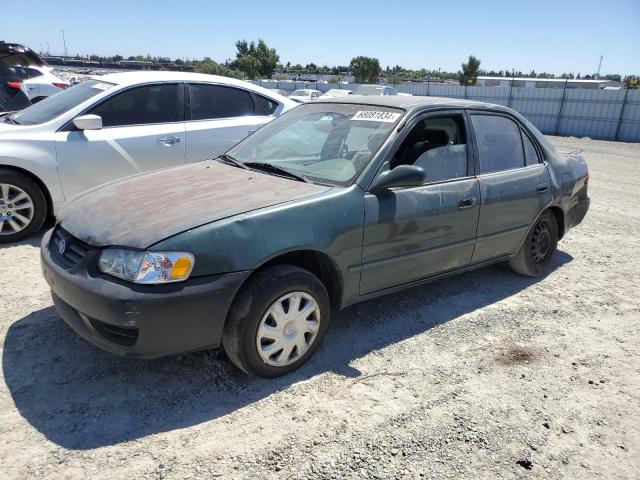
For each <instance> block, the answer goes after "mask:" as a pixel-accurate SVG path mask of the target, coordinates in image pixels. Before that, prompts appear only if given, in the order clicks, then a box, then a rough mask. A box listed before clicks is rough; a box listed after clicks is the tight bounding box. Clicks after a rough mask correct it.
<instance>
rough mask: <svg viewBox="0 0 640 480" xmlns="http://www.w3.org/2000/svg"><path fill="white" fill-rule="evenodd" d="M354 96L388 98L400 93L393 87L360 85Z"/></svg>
mask: <svg viewBox="0 0 640 480" xmlns="http://www.w3.org/2000/svg"><path fill="white" fill-rule="evenodd" d="M353 93H354V95H372V96H376V97H377V96H386V95H397V94H398V91H397V90H396V89H395V88H393V87H388V86H386V85H360V86H359V87H358V88H356V89H355V91H354V92H353Z"/></svg>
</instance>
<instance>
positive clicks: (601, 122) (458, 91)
mask: <svg viewBox="0 0 640 480" xmlns="http://www.w3.org/2000/svg"><path fill="white" fill-rule="evenodd" d="M255 83H258V84H259V85H262V86H263V87H266V88H278V89H282V90H287V91H290V90H295V89H296V88H317V89H318V90H320V91H323V92H326V91H327V90H329V89H331V88H342V89H345V88H346V89H350V90H353V89H355V88H356V87H357V85H354V84H349V85H339V84H335V83H318V84H317V85H316V83H314V82H312V83H304V84H303V83H302V82H300V83H296V82H278V81H275V80H273V81H262V82H255ZM395 88H396V90H398V91H399V92H403V93H410V94H412V95H423V96H433V97H449V98H468V99H470V100H478V101H482V102H489V103H497V104H500V105H505V106H507V107H511V108H513V109H514V110H516V111H518V112H519V113H521V114H522V115H524V116H525V117H527V119H529V121H531V122H532V123H533V124H534V125H535V126H536V127H538V129H540V131H541V132H542V133H545V134H550V135H572V136H577V137H591V138H598V139H603V140H620V141H626V142H639V141H640V90H596V89H593V90H591V89H572V88H566V89H565V88H515V87H514V88H509V87H465V86H460V85H443V84H438V83H431V84H429V83H419V84H418V83H411V84H401V85H396V86H395Z"/></svg>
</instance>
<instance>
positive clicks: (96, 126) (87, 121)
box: [73, 115, 102, 130]
mask: <svg viewBox="0 0 640 480" xmlns="http://www.w3.org/2000/svg"><path fill="white" fill-rule="evenodd" d="M73 124H74V125H75V127H76V128H77V129H78V130H100V129H101V128H102V117H101V116H100V115H80V116H79V117H76V118H74V119H73Z"/></svg>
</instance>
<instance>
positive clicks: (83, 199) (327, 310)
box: [42, 96, 589, 377]
mask: <svg viewBox="0 0 640 480" xmlns="http://www.w3.org/2000/svg"><path fill="white" fill-rule="evenodd" d="M588 179H589V177H588V173H587V165H586V163H585V161H584V160H583V159H582V158H581V157H579V156H563V155H560V154H558V153H557V152H556V150H555V149H554V148H553V147H552V146H551V145H550V144H549V142H548V141H547V140H546V139H545V138H544V136H543V135H542V134H541V133H540V132H539V131H538V130H537V129H536V128H535V127H533V126H532V125H531V124H530V123H529V122H528V121H527V120H525V119H524V118H523V117H521V116H520V115H518V114H517V113H515V112H514V111H512V110H510V109H508V108H505V107H501V106H497V105H488V104H484V103H478V102H470V101H458V100H451V99H437V98H419V97H397V96H391V97H380V98H367V99H365V98H363V97H353V98H344V99H340V101H336V100H335V99H330V100H329V101H322V100H320V101H319V102H315V103H311V104H305V105H301V106H299V107H296V108H295V109H293V110H291V111H289V112H287V113H286V114H285V115H283V116H282V117H280V118H278V119H276V120H274V121H273V122H271V123H269V124H267V125H266V126H264V127H263V128H261V129H260V130H258V131H257V132H255V133H254V134H253V135H251V136H249V137H248V138H247V139H245V140H243V141H242V142H240V143H239V144H238V145H236V146H235V147H233V148H232V149H231V150H229V151H228V152H227V154H226V155H223V156H221V157H219V158H218V159H215V160H209V161H205V162H202V163H196V164H193V165H187V166H181V167H176V168H171V169H166V170H162V171H157V172H153V173H149V174H142V175H138V176H135V177H130V178H128V179H125V180H122V181H118V182H115V183H111V184H108V185H105V186H102V187H97V188H95V189H93V190H91V191H89V192H87V193H86V194H84V195H82V196H80V197H79V198H77V199H76V200H75V201H73V202H71V203H70V204H69V205H68V206H67V207H66V208H65V209H64V210H63V211H62V212H61V213H60V215H59V217H58V223H57V225H56V226H55V227H54V228H53V229H52V230H51V231H49V232H48V233H47V234H46V235H45V237H44V239H43V241H42V268H43V271H44V276H45V278H46V280H47V282H48V283H49V285H50V286H51V290H52V293H53V299H54V303H55V306H56V308H57V310H58V312H59V313H60V315H61V316H62V317H63V318H64V319H65V320H66V322H67V323H68V324H69V325H71V327H72V328H73V329H75V331H76V332H77V333H78V334H80V335H81V336H82V337H84V338H85V339H87V340H89V341H90V342H92V343H94V344H95V345H97V346H99V347H102V348H104V349H106V350H108V351H110V352H113V353H116V354H120V355H128V356H138V357H157V356H161V355H166V354H173V353H178V352H186V351H191V350H199V349H206V348H212V347H218V346H222V347H224V349H225V351H226V353H227V354H228V356H229V358H230V359H231V360H232V361H233V363H235V364H236V365H237V366H238V367H240V368H241V369H243V370H244V371H245V372H247V373H249V374H252V375H258V376H264V377H274V376H278V375H282V374H285V373H287V372H290V371H292V370H294V369H295V368H297V367H299V366H300V365H302V364H303V363H304V362H305V361H306V360H307V359H308V358H309V357H310V356H311V355H312V354H313V352H314V351H315V350H316V349H317V348H318V345H319V343H320V341H321V339H322V337H323V336H324V335H325V333H326V331H327V328H328V326H329V319H330V316H331V312H332V311H335V310H339V309H342V308H344V307H346V306H349V305H352V304H354V303H356V302H361V301H363V300H366V299H370V298H373V297H376V296H379V295H384V294H387V293H391V292H394V291H397V290H399V289H402V288H406V287H412V286H415V285H419V284H421V283H424V282H427V281H431V280H434V279H437V278H441V277H443V276H445V275H450V274H453V273H458V272H463V271H466V270H469V269H473V268H477V267H482V266H484V265H489V264H492V263H496V262H502V261H508V262H510V264H511V266H512V267H513V269H514V270H515V271H516V272H518V273H521V274H523V275H529V276H538V275H542V274H544V273H545V272H546V271H547V268H548V267H549V264H550V263H551V261H552V257H553V255H554V253H555V251H556V244H557V242H558V240H559V239H560V238H562V237H563V236H564V235H565V234H566V232H567V231H568V230H569V229H570V228H571V227H573V226H574V225H577V224H578V223H580V222H581V221H582V219H583V217H584V216H585V214H586V211H587V209H588V206H589V198H588V196H587V184H588Z"/></svg>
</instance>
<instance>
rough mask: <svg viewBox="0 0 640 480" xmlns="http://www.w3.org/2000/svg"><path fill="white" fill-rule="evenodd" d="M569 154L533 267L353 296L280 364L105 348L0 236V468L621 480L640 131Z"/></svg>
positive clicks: (31, 246)
mask: <svg viewBox="0 0 640 480" xmlns="http://www.w3.org/2000/svg"><path fill="white" fill-rule="evenodd" d="M552 141H553V142H554V143H555V144H556V145H558V146H560V147H568V148H572V149H579V150H583V153H584V155H585V157H586V158H587V160H588V162H589V166H590V173H591V182H590V195H591V199H592V205H591V210H590V212H589V213H588V215H587V218H586V219H585V221H584V223H583V224H582V225H581V226H580V227H578V228H576V229H574V230H572V231H571V232H570V233H569V234H568V236H567V237H566V238H565V239H563V240H562V241H561V243H560V245H559V251H558V254H557V257H556V260H555V263H554V265H553V268H552V269H551V272H550V273H549V275H548V276H546V277H545V278H542V279H538V280H532V279H527V278H523V277H520V276H517V275H515V274H513V273H511V272H510V271H509V270H508V269H506V268H504V267H502V266H494V267H489V268H485V269H482V270H478V271H475V272H472V273H468V274H464V275H462V276H459V277H455V278H451V279H447V280H443V281H439V282H436V283H432V284H430V285H427V286H425V287H420V288H416V289H413V290H410V291H406V292H404V293H400V294H396V295H393V296H389V297H386V298H381V299H377V300H373V301H369V302H367V303H364V304H361V305H359V306H355V307H352V308H350V309H348V310H346V311H344V312H342V313H341V314H340V315H338V316H337V317H336V318H335V319H334V323H333V325H332V328H331V329H330V331H329V334H328V336H327V338H326V340H325V343H324V345H323V347H322V348H321V349H320V351H318V352H317V354H316V356H315V357H314V358H313V359H312V361H311V362H310V363H309V364H308V365H307V366H306V367H304V368H303V369H302V370H300V371H298V372H297V373H295V374H293V375H290V376H288V377H286V378H283V379H279V380H276V381H266V380H259V379H251V378H248V377H246V376H244V375H243V374H241V373H239V372H238V371H237V370H235V369H234V368H232V367H231V366H230V365H229V364H227V362H226V361H225V360H223V359H220V358H219V357H218V356H217V355H216V353H212V352H204V353H197V354H190V355H184V356H180V357H174V358H168V359H163V360H157V361H136V360H126V359H119V358H115V357H113V356H110V355H109V354H106V353H103V352H101V351H99V350H97V349H96V348H94V347H92V346H90V345H88V344H86V343H85V342H84V341H83V340H81V339H80V338H79V337H77V336H76V335H75V334H74V333H73V332H72V331H71V330H70V329H69V328H68V327H67V326H66V325H65V324H64V323H63V321H62V320H61V319H60V318H58V316H57V315H56V313H55V311H54V309H53V308H52V306H51V300H50V297H49V294H48V291H47V288H46V285H45V283H44V281H43V280H42V278H41V276H40V271H39V265H38V248H37V244H38V240H39V239H34V240H32V241H30V242H26V243H23V244H20V245H17V246H8V247H7V246H5V247H2V248H0V292H2V301H1V302H0V342H2V352H1V353H2V373H1V374H0V375H1V379H0V478H2V479H25V478H30V479H31V478H48V479H57V478H92V479H100V478H105V479H119V478H171V479H174V478H175V479H188V478H248V479H259V478H281V479H306V478H340V479H341V478H385V479H386V478H437V479H442V478H456V479H458V478H470V477H473V478H478V479H483V478H487V479H495V478H595V477H600V478H616V479H618V478H640V476H639V475H640V473H639V472H640V342H639V340H640V274H639V271H640V269H639V267H638V264H639V263H640V249H639V248H638V247H640V190H639V189H638V181H639V180H640V144H623V143H613V142H602V141H593V140H589V139H574V138H552Z"/></svg>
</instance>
